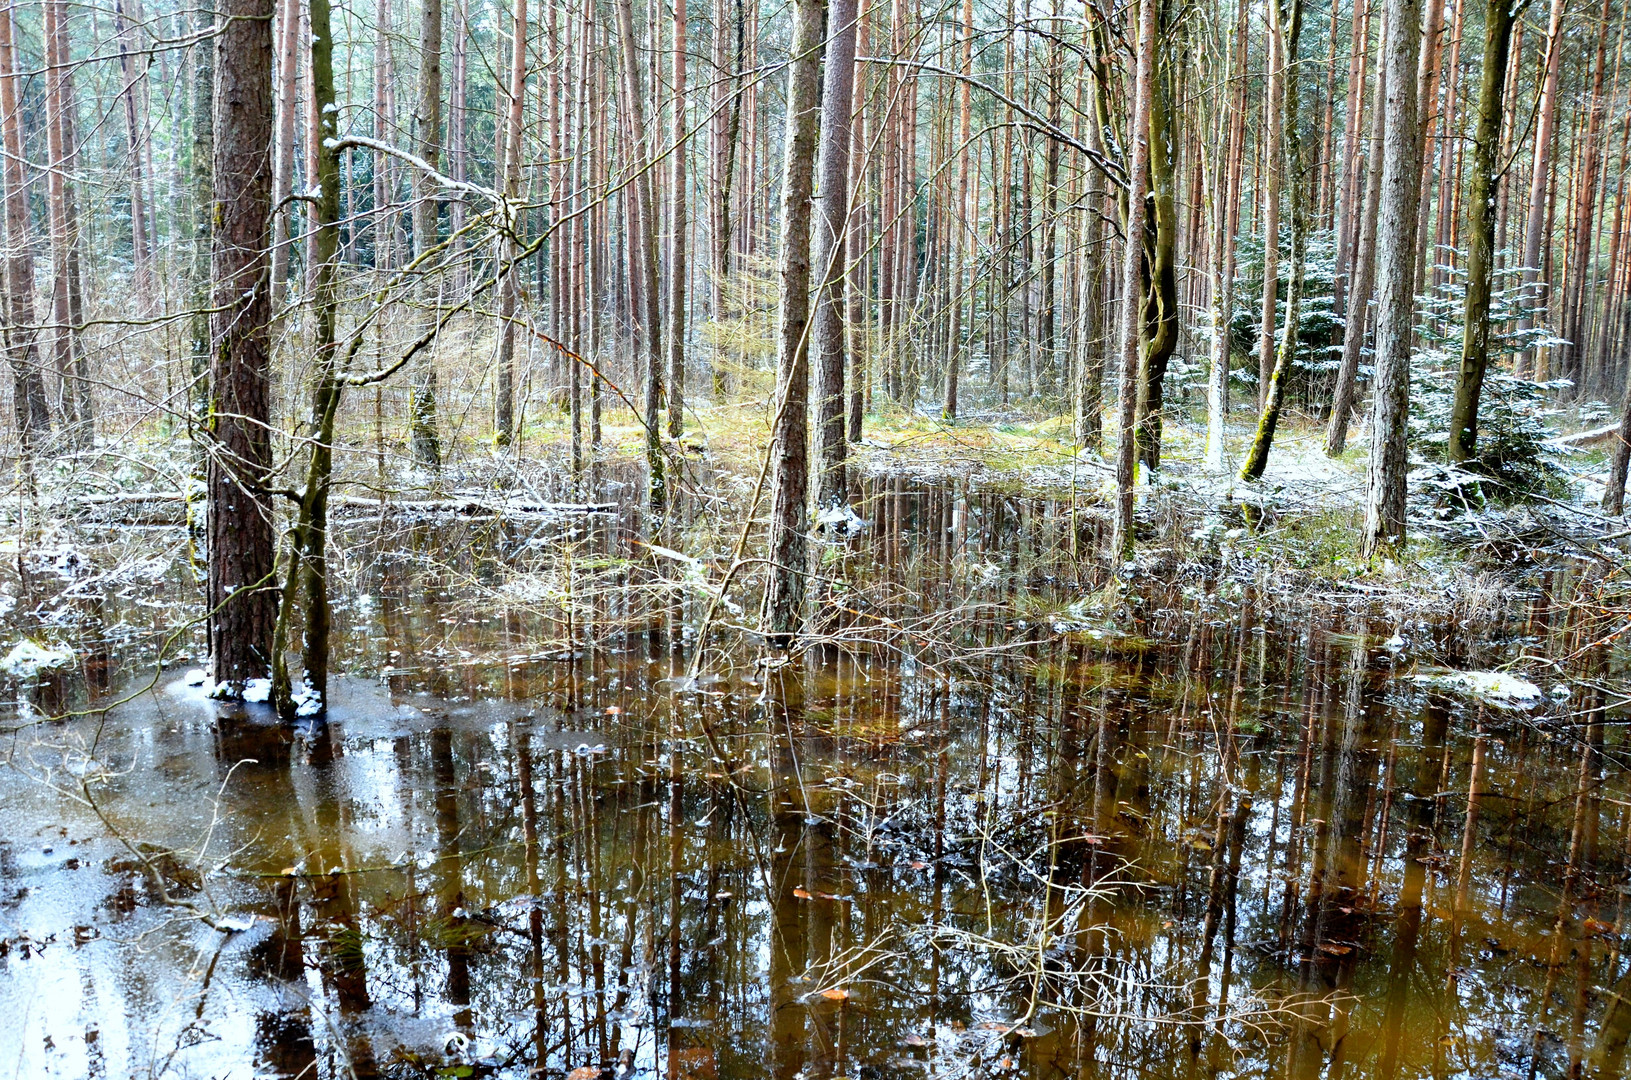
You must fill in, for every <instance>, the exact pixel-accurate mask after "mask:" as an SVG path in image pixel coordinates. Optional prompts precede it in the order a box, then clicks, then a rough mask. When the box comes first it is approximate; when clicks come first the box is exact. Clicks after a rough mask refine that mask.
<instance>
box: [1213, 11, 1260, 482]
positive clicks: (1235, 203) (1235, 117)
mask: <svg viewBox="0 0 1631 1080" xmlns="http://www.w3.org/2000/svg"><path fill="white" fill-rule="evenodd" d="M1249 12H1250V7H1249V5H1248V3H1247V0H1240V7H1239V11H1238V12H1237V14H1236V16H1235V46H1234V50H1233V53H1232V59H1231V61H1230V79H1229V81H1230V83H1231V84H1232V85H1231V86H1230V89H1229V100H1230V107H1229V129H1228V130H1229V135H1228V139H1227V150H1226V152H1225V159H1224V164H1223V182H1222V183H1221V184H1219V185H1217V195H1216V196H1215V197H1214V210H1213V213H1214V214H1215V215H1216V217H1217V222H1218V224H1217V228H1216V230H1215V234H1216V235H1215V236H1214V239H1213V245H1214V250H1213V255H1212V259H1213V266H1214V268H1215V270H1214V276H1213V280H1212V363H1211V367H1210V370H1209V371H1208V374H1207V380H1206V465H1207V468H1209V469H1215V470H1221V469H1222V468H1223V442H1224V439H1223V436H1224V431H1223V425H1224V420H1225V418H1226V417H1227V416H1228V415H1229V360H1230V353H1231V351H1232V349H1233V345H1234V342H1233V340H1232V339H1233V337H1234V333H1233V323H1234V314H1235V257H1236V242H1235V237H1236V236H1237V235H1238V234H1239V232H1240V183H1241V157H1242V155H1243V154H1244V152H1245V145H1246V81H1247V79H1246V60H1247V57H1248V55H1249V54H1248V52H1247V50H1248V48H1249V47H1250V45H1249V43H1250V36H1249V33H1248V31H1249V28H1250V23H1249V21H1248V16H1249Z"/></svg>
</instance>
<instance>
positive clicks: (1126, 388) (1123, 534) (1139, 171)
mask: <svg viewBox="0 0 1631 1080" xmlns="http://www.w3.org/2000/svg"><path fill="white" fill-rule="evenodd" d="M1138 20H1139V34H1138V52H1137V53H1136V56H1137V64H1136V67H1135V71H1136V73H1137V74H1136V77H1135V82H1134V92H1133V115H1132V118H1131V123H1130V124H1129V125H1128V141H1129V142H1130V143H1131V148H1130V151H1129V153H1128V155H1127V157H1128V163H1127V178H1128V191H1127V222H1126V227H1125V228H1123V229H1122V236H1123V237H1125V238H1126V239H1125V242H1124V243H1123V244H1122V263H1121V345H1120V348H1119V350H1118V351H1119V352H1120V355H1121V376H1120V388H1119V394H1118V398H1117V404H1116V410H1117V416H1118V419H1119V424H1120V430H1119V431H1118V432H1117V433H1116V512H1115V519H1114V527H1113V531H1112V533H1111V541H1110V547H1111V558H1112V559H1115V560H1117V561H1121V562H1126V561H1129V560H1131V559H1132V557H1133V485H1134V483H1135V481H1136V480H1137V474H1136V464H1137V463H1136V460H1135V458H1136V446H1135V439H1136V432H1135V419H1136V416H1137V406H1138V374H1139V370H1138V369H1139V362H1138V361H1139V341H1140V339H1141V338H1142V336H1143V333H1142V330H1143V323H1144V320H1143V318H1142V315H1143V303H1142V301H1143V296H1144V290H1143V287H1142V285H1143V261H1144V245H1143V244H1142V243H1140V242H1139V240H1138V238H1139V237H1142V236H1143V235H1144V225H1145V215H1146V210H1145V206H1144V203H1145V200H1146V198H1147V197H1148V194H1149V192H1148V184H1149V179H1148V172H1149V168H1150V102H1151V99H1152V97H1153V96H1154V93H1155V85H1154V84H1155V28H1156V0H1140V2H1139V6H1138Z"/></svg>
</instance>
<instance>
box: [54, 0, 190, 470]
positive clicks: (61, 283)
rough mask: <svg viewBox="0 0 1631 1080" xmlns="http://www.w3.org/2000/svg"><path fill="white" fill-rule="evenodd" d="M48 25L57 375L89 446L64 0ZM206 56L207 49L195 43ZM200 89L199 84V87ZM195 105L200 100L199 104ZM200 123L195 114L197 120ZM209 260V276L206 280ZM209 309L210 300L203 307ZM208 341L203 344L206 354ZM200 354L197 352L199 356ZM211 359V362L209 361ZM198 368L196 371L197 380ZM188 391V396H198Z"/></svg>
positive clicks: (74, 434)
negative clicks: (76, 300) (76, 297)
mask: <svg viewBox="0 0 1631 1080" xmlns="http://www.w3.org/2000/svg"><path fill="white" fill-rule="evenodd" d="M43 7H44V26H43V33H44V37H45V57H46V84H45V111H46V120H45V134H46V156H47V159H48V166H47V168H48V171H47V174H46V175H47V192H46V202H47V207H48V214H49V217H50V222H51V323H52V331H51V342H52V352H53V358H54V360H55V363H56V368H57V375H58V377H59V378H60V379H61V382H62V401H61V405H60V409H61V413H62V420H63V425H64V427H65V428H67V433H68V441H69V444H70V445H72V446H74V447H75V448H78V449H84V448H86V447H89V446H90V445H91V435H92V431H93V427H92V418H91V387H90V382H89V380H88V378H87V377H86V376H87V375H88V372H86V371H84V370H83V366H84V364H85V362H86V360H85V355H84V349H83V347H82V346H81V343H80V340H79V329H78V326H79V323H80V321H81V320H80V319H79V318H78V317H76V314H75V312H74V310H73V308H74V305H73V302H72V300H73V294H74V292H75V289H76V283H75V282H74V280H73V279H74V277H75V276H76V273H75V272H76V271H77V269H78V267H77V263H78V259H79V252H78V249H79V229H78V224H79V222H78V215H77V214H76V213H75V206H74V185H73V181H72V179H71V175H72V170H73V159H74V148H73V141H72V131H73V127H72V122H71V120H70V119H69V116H68V110H69V106H70V103H71V102H72V101H73V92H72V91H71V90H70V88H69V83H68V80H69V79H70V78H71V76H70V74H69V72H70V67H69V61H70V58H69V55H68V35H67V31H66V27H65V26H64V25H63V24H64V21H65V18H66V13H65V10H64V3H63V0H45V3H44V5H43ZM197 48H198V51H199V52H200V53H202V54H208V53H209V51H210V50H209V48H208V47H207V46H204V45H200V46H198V47H197ZM195 89H196V87H195ZM195 108H196V102H195ZM194 122H195V124H196V122H197V121H196V114H195V118H194ZM208 276H209V275H208V269H207V264H206V269H205V279H206V280H208ZM201 306H202V307H204V308H208V306H209V305H208V303H205V304H203V305H201ZM208 348H209V345H208V340H207V338H206V341H205V343H204V346H203V349H204V350H205V352H204V355H205V356H206V357H207V355H208V353H207V350H208ZM196 355H197V354H196V353H195V356H196ZM206 363H207V360H206ZM197 374H198V373H197V372H195V373H194V375H195V378H196V376H197ZM195 397H196V395H194V394H192V393H189V394H188V396H187V400H188V401H189V402H191V401H193V400H195Z"/></svg>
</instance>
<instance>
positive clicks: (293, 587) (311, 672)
mask: <svg viewBox="0 0 1631 1080" xmlns="http://www.w3.org/2000/svg"><path fill="white" fill-rule="evenodd" d="M523 2H524V0H523ZM310 4H311V7H310V12H311V16H310V17H311V90H312V107H313V111H314V112H315V114H316V116H317V117H318V125H319V126H318V129H317V132H316V136H317V137H316V138H315V139H314V140H313V142H314V143H315V145H316V159H315V164H316V169H315V170H314V172H315V174H316V175H315V177H314V179H315V180H316V190H317V205H316V207H315V210H314V213H313V214H312V215H311V216H312V218H313V223H312V224H313V230H314V231H313V235H312V240H313V244H312V255H313V267H312V286H313V287H312V314H313V323H314V325H313V327H312V352H313V354H314V359H315V371H314V373H313V379H312V404H311V418H310V420H309V422H308V424H307V429H308V434H309V438H310V442H311V446H310V449H309V450H308V452H307V460H306V476H305V485H304V487H303V488H302V490H301V493H300V501H299V505H298V507H297V509H296V511H295V522H294V527H293V528H292V529H291V530H290V544H289V559H288V566H287V570H286V575H287V576H286V577H285V580H284V588H283V600H282V603H281V605H280V607H279V611H278V619H277V625H276V630H275V632H274V634H273V646H272V703H273V705H274V706H275V707H276V709H277V711H278V713H279V715H281V716H284V717H286V718H292V717H293V716H294V715H295V714H296V712H297V703H296V701H295V696H294V693H293V686H292V681H291V679H290V677H289V671H288V665H287V662H286V661H285V659H284V655H285V645H286V643H287V641H288V637H289V627H290V624H291V622H292V618H293V610H294V607H295V604H296V602H297V600H298V601H300V602H302V607H303V608H304V614H305V620H304V622H305V633H304V635H303V637H302V640H301V663H302V664H303V665H304V667H305V682H306V687H307V689H308V690H309V691H310V692H311V694H312V695H313V700H312V701H311V702H310V704H309V705H308V709H309V708H310V707H311V706H312V705H315V707H316V708H317V709H318V710H322V709H325V708H326V707H327V704H328V669H329V638H330V635H331V632H332V629H333V623H334V617H333V611H332V609H331V607H330V604H329V596H328V577H329V574H328V497H329V490H330V486H331V484H332V481H333V474H334V424H335V418H336V416H337V415H338V414H339V409H340V398H341V395H342V393H343V392H344V388H345V384H344V382H343V374H344V372H343V370H342V367H343V360H342V357H341V356H340V354H339V351H338V349H337V347H336V335H335V329H336V322H337V316H338V312H339V289H338V271H339V266H338V262H339V251H340V157H339V155H340V151H338V150H336V149H334V148H333V147H331V146H330V145H328V144H329V142H330V141H331V140H333V139H334V138H335V137H336V135H337V130H336V127H335V119H336V116H337V115H338V114H337V110H336V108H335V100H334V40H333V35H332V30H333V27H332V20H331V18H330V9H329V0H310Z"/></svg>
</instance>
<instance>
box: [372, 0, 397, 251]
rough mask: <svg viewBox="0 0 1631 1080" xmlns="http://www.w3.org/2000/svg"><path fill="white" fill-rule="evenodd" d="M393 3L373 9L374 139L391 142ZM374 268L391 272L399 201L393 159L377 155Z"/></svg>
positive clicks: (382, 1) (387, 0)
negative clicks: (393, 205) (394, 204)
mask: <svg viewBox="0 0 1631 1080" xmlns="http://www.w3.org/2000/svg"><path fill="white" fill-rule="evenodd" d="M391 78H392V70H391V0H378V2H377V4H376V6H375V9H374V138H376V139H378V140H379V141H380V142H382V143H383V142H390V141H391V137H392V135H393V132H392V131H391ZM373 165H374V222H373V227H374V268H375V269H376V270H388V269H390V268H391V265H392V255H393V251H392V247H393V241H394V239H395V235H394V234H395V232H396V224H395V222H396V215H395V214H393V213H392V212H391V211H390V209H389V207H390V205H391V203H392V201H394V200H395V198H396V193H395V188H394V186H393V185H392V184H391V169H392V165H391V159H390V158H389V157H388V156H386V155H385V154H382V153H376V154H375V155H374V162H373Z"/></svg>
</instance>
